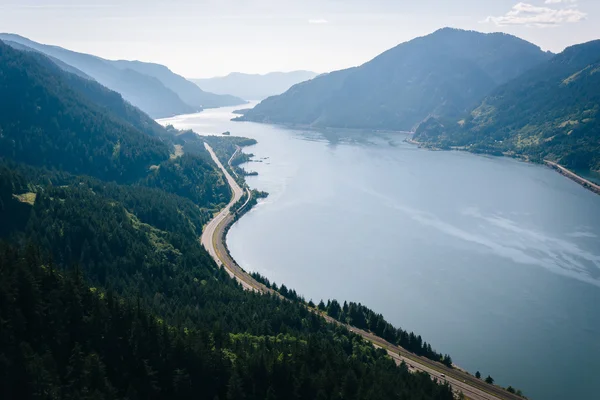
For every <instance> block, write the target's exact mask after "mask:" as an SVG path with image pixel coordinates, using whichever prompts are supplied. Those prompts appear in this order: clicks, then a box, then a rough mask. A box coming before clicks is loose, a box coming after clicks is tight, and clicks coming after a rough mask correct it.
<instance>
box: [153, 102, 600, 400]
mask: <svg viewBox="0 0 600 400" xmlns="http://www.w3.org/2000/svg"><path fill="white" fill-rule="evenodd" d="M232 110H233V109H232V108H223V109H216V110H207V111H204V112H202V113H199V114H193V115H186V116H178V117H174V118H171V119H168V120H162V121H161V123H171V124H173V125H174V126H176V127H177V128H186V129H188V128H191V129H193V130H194V131H196V132H198V133H200V134H207V133H210V134H218V133H221V132H224V131H230V132H231V134H232V135H236V136H245V137H251V138H255V139H256V140H258V144H257V145H255V146H252V147H250V148H246V150H245V151H246V152H251V153H253V154H254V155H255V156H256V157H255V160H258V161H260V162H251V163H248V164H247V165H245V166H244V167H245V168H246V169H247V170H252V171H257V172H258V173H259V175H258V176H252V177H248V178H247V182H248V184H249V185H250V186H251V187H252V188H256V189H260V190H264V191H267V192H269V193H270V195H269V197H268V198H267V199H266V200H265V201H262V202H261V203H260V204H259V205H258V206H257V207H255V208H254V209H253V210H252V211H251V212H250V213H248V214H247V215H246V216H244V217H243V218H242V219H241V220H240V221H239V222H238V223H236V224H235V225H234V226H233V227H232V229H231V231H230V233H229V235H228V237H227V245H228V247H229V249H230V250H231V252H232V255H233V257H234V258H235V259H236V260H237V261H238V263H239V264H240V265H241V266H242V267H243V268H245V269H246V270H249V271H258V272H260V273H261V274H263V275H265V276H267V277H268V278H269V279H270V280H271V281H275V282H277V283H278V284H281V283H285V284H286V286H288V287H292V288H294V289H296V290H297V291H298V292H299V293H300V294H302V295H304V296H305V297H306V298H307V299H313V300H315V301H318V300H320V299H328V298H336V299H338V300H341V301H343V300H352V301H356V302H361V303H363V304H365V305H367V306H368V307H370V308H372V309H373V310H375V311H377V312H380V313H382V314H383V315H384V316H385V318H386V319H388V320H389V321H390V322H392V323H393V324H395V325H396V326H399V327H402V328H404V329H407V330H409V331H414V332H415V333H418V334H420V335H422V337H423V339H424V340H426V341H428V342H430V343H431V344H432V346H433V347H434V348H435V349H437V350H438V351H441V352H444V353H449V354H450V355H451V356H452V358H453V360H454V362H455V363H456V364H458V365H460V366H461V367H463V368H466V369H467V370H469V371H470V372H471V373H475V371H477V370H479V371H481V373H482V375H484V376H487V375H488V374H490V375H491V376H492V377H493V378H494V379H495V380H496V382H497V383H499V384H501V385H503V386H508V385H512V386H513V387H516V388H520V389H522V390H523V391H524V393H525V394H526V395H527V396H529V397H530V398H532V399H575V400H579V399H598V398H599V397H597V396H598V393H599V390H600V196H598V195H595V194H593V193H591V192H589V191H587V190H585V189H584V188H582V187H580V186H578V185H577V184H575V183H574V182H572V181H570V180H569V179H566V178H564V177H562V176H561V175H559V174H558V173H556V172H554V171H552V170H550V169H549V168H546V167H542V166H539V165H531V164H526V163H522V162H517V161H514V160H511V159H505V158H492V157H483V156H477V155H472V154H467V153H461V152H433V151H428V150H422V149H419V148H417V147H416V146H413V145H410V144H408V143H405V142H404V141H403V140H404V139H405V138H406V135H405V134H377V135H375V134H366V133H364V134H357V133H349V132H338V131H334V130H331V131H322V132H314V131H301V130H291V129H286V128H283V127H279V126H273V125H263V124H255V123H247V122H231V121H230V119H231V118H232V117H233V115H232V114H231V111H232ZM348 137H350V138H348ZM367 138H368V139H367Z"/></svg>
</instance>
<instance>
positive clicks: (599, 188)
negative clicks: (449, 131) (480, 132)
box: [404, 138, 600, 194]
mask: <svg viewBox="0 0 600 400" xmlns="http://www.w3.org/2000/svg"><path fill="white" fill-rule="evenodd" d="M404 141H405V142H406V143H410V144H414V145H416V146H419V147H422V148H426V149H430V150H440V149H438V148H435V147H429V146H427V145H426V144H424V143H421V142H418V141H416V140H414V139H411V138H406V139H405V140H404ZM450 150H456V151H467V152H469V153H473V152H470V151H469V150H468V149H467V148H465V147H452V148H451V149H450ZM473 154H476V155H477V154H478V153H473ZM510 156H511V155H508V157H510ZM516 158H518V159H520V160H522V161H525V162H529V161H528V160H527V159H526V158H523V157H516ZM544 164H546V165H547V166H549V167H550V168H552V169H554V170H556V172H558V173H559V174H561V175H562V176H564V177H566V178H569V179H571V180H572V181H574V182H576V183H578V184H580V185H581V186H583V187H584V188H586V189H588V190H590V191H592V192H594V193H596V194H600V185H598V184H595V183H594V182H592V181H590V180H588V179H585V178H584V177H582V176H580V175H577V174H576V173H575V172H573V171H570V170H568V169H566V168H565V167H563V166H562V165H560V164H557V163H555V162H553V161H550V160H544Z"/></svg>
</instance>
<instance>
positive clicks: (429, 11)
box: [0, 0, 600, 78]
mask: <svg viewBox="0 0 600 400" xmlns="http://www.w3.org/2000/svg"><path fill="white" fill-rule="evenodd" d="M446 26H450V27H453V28H461V29H469V30H477V31H480V32H506V33H510V34H513V35H516V36H519V37H521V38H523V39H525V40H528V41H530V42H532V43H535V44H536V45H538V46H540V47H541V48H542V49H544V50H550V51H553V52H560V51H562V50H563V49H564V48H565V47H567V46H570V45H573V44H577V43H582V42H586V41H589V40H594V39H600V28H599V27H600V1H599V0H523V1H522V2H521V1H515V0H444V1H442V0H418V1H415V0H411V1H408V0H122V1H117V0H0V31H2V32H9V33H17V34H20V35H22V36H25V37H28V38H30V39H32V40H35V41H37V42H41V43H46V44H54V45H58V46H61V47H66V48H68V49H71V50H75V51H80V52H85V53H90V54H94V55H97V56H100V57H104V58H108V59H129V60H133V59H136V60H141V61H148V62H156V63H160V64H164V65H167V66H168V67H169V68H171V69H172V70H173V71H175V72H176V73H179V74H181V75H183V76H185V77H188V78H204V77H212V76H222V75H226V74H228V73H229V72H234V71H236V72H246V73H267V72H271V71H293V70H299V69H304V70H311V71H315V72H319V73H321V72H328V71H333V70H338V69H342V68H347V67H351V66H356V65H360V64H362V63H364V62H366V61H368V60H370V59H371V58H373V57H375V56H376V55H378V54H379V53H381V52H383V51H385V50H387V49H389V48H391V47H394V46H396V45H397V44H399V43H402V42H405V41H408V40H410V39H413V38H415V37H418V36H423V35H427V34H429V33H431V32H433V31H435V30H437V29H439V28H443V27H446Z"/></svg>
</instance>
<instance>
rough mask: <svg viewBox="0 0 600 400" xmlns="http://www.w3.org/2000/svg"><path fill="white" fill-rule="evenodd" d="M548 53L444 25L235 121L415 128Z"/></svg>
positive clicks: (468, 104) (455, 111)
mask: <svg viewBox="0 0 600 400" xmlns="http://www.w3.org/2000/svg"><path fill="white" fill-rule="evenodd" d="M548 58H550V55H549V54H547V53H544V52H542V51H541V50H540V48H539V47H537V46H535V45H533V44H531V43H528V42H526V41H524V40H521V39H519V38H516V37H514V36H510V35H506V34H501V33H494V34H483V33H478V32H472V31H462V30H456V29H449V28H446V29H441V30H439V31H436V32H434V33H432V34H431V35H428V36H424V37H420V38H417V39H414V40H411V41H409V42H406V43H402V44H400V45H398V46H396V47H395V48H393V49H390V50H388V51H386V52H384V53H383V54H381V55H379V56H377V57H376V58H374V59H373V60H371V61H369V62H367V63H365V64H363V65H361V66H360V67H356V68H351V69H346V70H342V71H337V72H332V73H330V74H324V75H321V76H318V77H316V78H314V79H312V80H310V81H308V82H303V83H300V84H298V85H295V86H293V87H292V88H290V89H289V90H288V91H287V92H286V93H284V94H282V95H280V96H274V97H270V98H268V99H266V100H264V101H263V102H261V103H260V104H258V105H257V106H256V107H255V108H254V109H253V110H250V111H247V112H246V113H244V115H243V116H241V117H239V118H238V119H239V120H247V121H257V122H268V123H283V124H300V125H310V126H315V127H338V128H364V129H390V130H413V129H414V128H415V127H416V126H417V125H418V124H419V123H420V122H421V121H423V120H424V119H426V118H427V117H430V116H458V115H461V114H463V113H465V112H467V111H468V110H469V109H471V108H472V107H473V106H474V105H476V104H477V102H478V101H480V100H481V99H482V98H483V97H484V96H485V95H486V94H488V93H489V92H490V91H491V90H493V89H494V88H495V87H497V86H498V85H500V84H502V83H504V82H507V81H508V80H510V79H512V78H515V77H516V76H518V75H520V74H521V73H523V72H525V71H527V70H528V69H530V68H532V67H533V66H535V65H538V64H539V63H541V62H543V61H545V60H547V59H548Z"/></svg>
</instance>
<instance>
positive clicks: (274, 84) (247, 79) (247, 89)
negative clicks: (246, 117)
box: [190, 71, 318, 100]
mask: <svg viewBox="0 0 600 400" xmlns="http://www.w3.org/2000/svg"><path fill="white" fill-rule="evenodd" d="M317 75H318V74H317V73H316V72H311V71H292V72H270V73H268V74H264V75H260V74H244V73H241V72H232V73H231V74H229V75H227V76H222V77H215V78H207V79H190V80H191V81H192V82H194V83H195V84H197V85H198V86H200V87H201V88H202V89H204V90H208V91H210V92H213V93H219V94H225V93H229V94H233V95H235V96H238V97H241V98H243V99H246V100H262V99H264V98H267V97H269V96H274V95H278V94H281V93H284V92H285V91H286V90H288V89H289V88H290V87H292V86H293V85H295V84H297V83H300V82H304V81H308V80H310V79H313V78H314V77H315V76H317Z"/></svg>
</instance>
